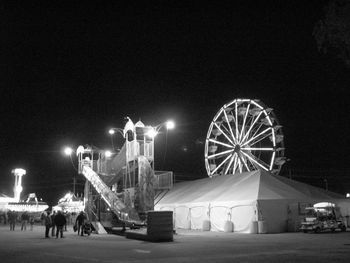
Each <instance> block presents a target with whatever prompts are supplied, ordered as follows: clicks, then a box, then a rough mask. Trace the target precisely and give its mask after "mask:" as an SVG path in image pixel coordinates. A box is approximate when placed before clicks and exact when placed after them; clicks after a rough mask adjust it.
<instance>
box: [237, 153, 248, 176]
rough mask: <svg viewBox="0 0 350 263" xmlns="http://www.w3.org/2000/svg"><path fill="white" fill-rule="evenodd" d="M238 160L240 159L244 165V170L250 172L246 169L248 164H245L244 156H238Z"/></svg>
mask: <svg viewBox="0 0 350 263" xmlns="http://www.w3.org/2000/svg"><path fill="white" fill-rule="evenodd" d="M239 158H240V159H241V161H242V163H243V164H244V166H245V168H246V169H247V171H248V172H250V170H249V167H248V164H247V162H246V160H245V158H244V156H241V155H240V156H239Z"/></svg>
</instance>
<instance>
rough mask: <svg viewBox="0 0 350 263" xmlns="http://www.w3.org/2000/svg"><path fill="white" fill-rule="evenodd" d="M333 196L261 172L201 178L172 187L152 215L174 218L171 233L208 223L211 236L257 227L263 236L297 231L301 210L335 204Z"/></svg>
mask: <svg viewBox="0 0 350 263" xmlns="http://www.w3.org/2000/svg"><path fill="white" fill-rule="evenodd" d="M340 198H343V197H342V196H341V195H338V194H336V193H332V192H328V191H325V190H323V189H320V188H317V187H313V186H310V185H307V184H304V183H300V182H297V181H294V180H290V179H287V178H284V177H281V176H273V175H271V174H269V173H266V172H264V171H259V170H258V171H253V172H247V173H241V174H234V175H223V176H218V177H214V178H209V177H208V178H204V179H199V180H195V181H190V182H182V183H178V184H175V185H174V188H173V189H171V190H170V191H169V192H168V193H167V194H166V195H165V196H164V198H162V199H161V200H160V201H159V202H158V203H157V204H156V205H155V210H171V211H173V212H174V225H175V227H176V228H184V229H202V228H203V224H204V222H206V221H210V226H211V227H210V229H211V230H212V231H224V230H225V224H227V222H232V223H233V231H234V232H241V233H251V232H254V228H253V227H252V226H253V224H254V223H257V222H260V221H261V222H262V223H263V224H261V225H263V226H264V227H266V228H267V232H269V233H279V232H285V231H296V230H298V223H299V222H300V219H301V217H302V216H303V213H304V208H305V207H306V206H309V205H312V204H313V203H315V202H319V201H329V202H335V200H339V199H340Z"/></svg>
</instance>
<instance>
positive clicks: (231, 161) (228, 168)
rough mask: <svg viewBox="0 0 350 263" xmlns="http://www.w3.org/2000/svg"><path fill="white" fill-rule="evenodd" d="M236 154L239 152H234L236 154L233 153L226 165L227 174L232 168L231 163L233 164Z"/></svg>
mask: <svg viewBox="0 0 350 263" xmlns="http://www.w3.org/2000/svg"><path fill="white" fill-rule="evenodd" d="M236 154H237V153H234V154H233V156H232V158H231V160H230V162H229V164H228V166H227V167H226V170H225V174H227V172H228V171H229V170H230V168H231V165H232V163H233V160H234V159H235V157H236Z"/></svg>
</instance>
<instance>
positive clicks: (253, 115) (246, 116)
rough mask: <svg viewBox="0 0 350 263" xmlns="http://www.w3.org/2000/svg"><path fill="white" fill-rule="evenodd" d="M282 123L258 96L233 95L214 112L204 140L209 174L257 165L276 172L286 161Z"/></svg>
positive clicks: (229, 171)
mask: <svg viewBox="0 0 350 263" xmlns="http://www.w3.org/2000/svg"><path fill="white" fill-rule="evenodd" d="M283 139H284V137H283V133H282V126H281V125H280V124H279V122H278V120H277V117H276V115H275V114H274V112H273V109H272V108H268V107H267V106H266V105H265V104H264V103H263V102H261V101H260V100H256V99H254V100H252V99H234V100H232V101H230V102H229V103H227V104H225V105H224V106H223V107H221V108H220V110H219V111H218V112H217V113H216V115H215V116H214V118H213V120H212V122H211V124H210V126H209V130H208V133H207V137H206V142H205V153H204V155H205V167H206V170H207V173H208V176H209V177H214V176H219V175H226V174H235V173H242V172H250V171H253V170H257V169H262V170H265V171H269V172H271V173H272V174H278V173H279V172H280V170H281V167H282V165H283V164H284V163H285V162H286V158H285V157H284V150H285V149H284V142H283Z"/></svg>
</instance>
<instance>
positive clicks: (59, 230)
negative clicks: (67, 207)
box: [54, 211, 67, 238]
mask: <svg viewBox="0 0 350 263" xmlns="http://www.w3.org/2000/svg"><path fill="white" fill-rule="evenodd" d="M54 220H55V223H54V224H55V225H56V238H58V234H60V236H61V238H63V227H64V225H65V224H66V223H67V221H66V217H65V216H64V214H63V213H62V212H61V211H58V212H57V214H56V215H55V219H54Z"/></svg>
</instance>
